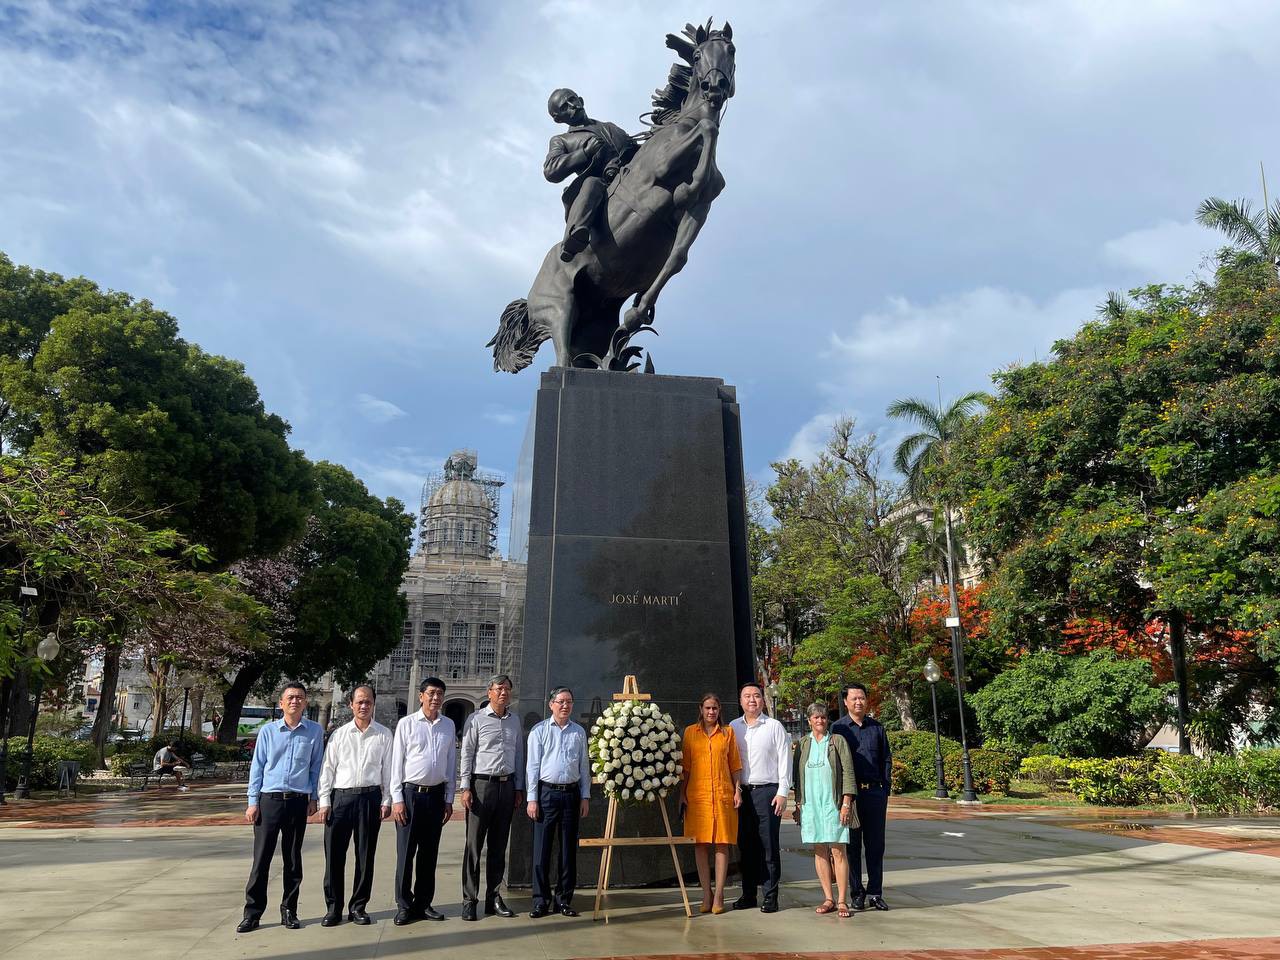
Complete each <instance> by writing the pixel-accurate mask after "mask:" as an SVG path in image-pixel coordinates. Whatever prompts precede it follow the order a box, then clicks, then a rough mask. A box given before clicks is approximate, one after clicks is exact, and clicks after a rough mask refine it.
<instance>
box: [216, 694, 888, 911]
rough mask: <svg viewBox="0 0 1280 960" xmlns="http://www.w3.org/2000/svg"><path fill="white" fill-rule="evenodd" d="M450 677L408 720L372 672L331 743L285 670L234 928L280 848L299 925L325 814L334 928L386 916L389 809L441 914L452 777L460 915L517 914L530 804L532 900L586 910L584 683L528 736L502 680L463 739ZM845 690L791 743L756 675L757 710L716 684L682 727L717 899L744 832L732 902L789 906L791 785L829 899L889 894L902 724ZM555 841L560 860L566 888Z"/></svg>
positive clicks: (259, 774)
mask: <svg viewBox="0 0 1280 960" xmlns="http://www.w3.org/2000/svg"><path fill="white" fill-rule="evenodd" d="M444 693H445V684H444V681H443V680H440V679H438V678H436V677H428V678H427V679H426V680H424V681H423V682H422V684H421V686H420V688H419V701H420V709H419V710H415V711H414V712H413V713H411V714H409V715H408V716H406V717H403V718H401V720H400V721H399V723H398V724H397V725H396V729H395V731H394V733H393V732H392V731H391V730H389V729H388V728H386V727H384V726H382V725H381V724H379V723H378V722H377V721H375V720H374V719H373V713H374V705H375V696H376V694H375V692H374V690H373V688H372V687H370V686H368V685H363V684H362V685H360V686H358V687H356V688H355V689H354V690H353V691H352V692H351V700H350V706H351V711H352V720H351V721H350V722H349V723H347V724H345V725H343V726H341V727H339V728H337V729H336V730H335V731H334V732H333V733H332V735H331V736H330V737H329V739H328V743H327V744H326V742H325V735H324V731H323V730H322V729H321V727H320V725H319V724H317V723H315V722H314V721H312V720H309V719H307V718H306V716H305V714H306V706H307V691H306V687H305V686H304V685H303V684H301V683H289V684H286V685H285V688H284V690H283V692H282V694H281V698H280V707H281V710H282V712H283V717H282V718H281V719H280V720H273V721H271V722H270V723H268V724H266V725H265V726H263V727H262V729H261V730H260V731H259V734H258V740H257V744H256V746H255V748H254V754H253V763H252V766H251V769H250V778H249V789H248V806H247V808H246V810H245V819H246V820H247V821H248V822H249V823H251V824H253V828H254V844H253V865H252V867H251V869H250V873H249V881H248V883H247V884H246V886H245V907H244V919H243V920H242V921H241V922H240V925H239V926H238V927H237V932H239V933H248V932H249V931H252V930H254V929H256V928H257V927H258V925H259V923H260V920H261V917H262V915H263V913H264V912H265V911H266V904H267V879H268V875H269V872H270V868H271V862H272V860H273V859H274V856H275V851H276V847H277V846H279V847H280V848H281V853H282V859H283V861H284V877H283V879H284V894H283V897H282V900H281V905H280V920H281V924H282V926H284V927H286V928H287V929H298V928H299V927H300V926H301V923H300V921H299V920H298V913H297V911H298V895H299V892H300V890H301V887H302V840H303V836H304V833H305V830H306V825H307V823H308V821H312V822H322V823H323V824H324V830H325V837H324V850H325V875H324V896H325V904H326V911H325V915H324V919H323V920H322V921H321V924H322V925H323V926H326V927H329V926H336V925H338V924H340V923H342V922H343V921H344V919H345V920H349V921H350V922H352V923H356V924H369V923H372V922H373V921H372V920H371V918H370V917H369V915H368V913H367V907H368V904H369V899H370V895H371V892H372V888H373V865H374V860H375V856H376V853H377V843H378V832H379V829H380V826H381V824H382V822H383V821H385V820H392V821H394V823H395V825H396V882H395V896H396V907H397V909H396V914H395V918H394V921H393V922H394V923H395V924H396V925H397V926H401V925H404V924H409V923H414V922H416V921H419V920H434V921H442V920H444V919H445V916H444V914H442V913H440V912H439V911H438V910H436V909H435V907H434V901H435V893H436V860H437V855H438V853H439V849H440V835H441V832H442V830H443V828H444V825H445V824H446V823H448V822H449V820H450V819H451V818H452V817H453V803H454V799H455V798H454V794H455V790H457V791H458V792H459V793H460V795H461V796H460V800H461V803H462V807H463V810H464V813H465V817H466V850H465V853H464V857H463V865H462V897H463V903H462V919H463V920H469V921H475V920H477V919H478V918H479V914H480V910H481V902H483V912H484V914H485V915H486V916H490V915H497V916H500V917H514V916H515V913H514V911H512V910H511V909H510V908H509V907H508V906H507V904H506V903H505V902H504V901H503V899H502V896H501V893H500V892H499V888H500V886H501V884H502V880H503V875H504V873H505V869H506V860H507V842H508V838H509V836H510V831H511V823H512V820H513V817H514V816H515V814H516V813H517V812H518V811H519V810H520V809H521V808H523V809H524V812H525V814H526V815H527V816H528V817H529V819H530V820H531V821H532V826H533V909H532V911H531V913H530V914H529V915H530V916H531V917H532V918H534V919H538V918H541V917H545V916H547V915H549V914H553V913H555V914H561V915H563V916H568V917H576V916H577V915H578V914H577V912H576V911H575V910H574V908H573V896H574V892H575V887H576V885H577V849H578V836H579V825H580V823H581V820H582V818H583V817H585V816H586V815H587V811H588V807H589V802H590V796H591V760H590V751H589V749H588V742H587V734H586V731H585V730H584V729H583V728H582V726H581V725H579V724H578V723H576V722H574V721H573V720H572V719H571V715H572V712H573V692H572V691H571V690H569V689H568V688H567V687H557V688H556V689H554V690H552V691H551V694H550V698H549V701H548V711H549V714H550V715H549V716H548V717H547V718H546V719H545V720H543V721H541V722H540V723H538V724H536V725H535V726H534V727H533V729H532V730H530V732H529V734H528V736H527V737H525V736H523V735H522V733H521V725H520V722H519V720H518V719H517V718H516V717H515V715H514V714H513V713H512V712H511V710H510V706H511V693H512V689H511V681H510V679H509V678H508V677H507V676H505V675H498V676H495V677H493V678H491V679H490V681H489V684H488V689H487V697H488V701H489V702H488V704H487V705H485V706H483V707H481V708H480V709H479V710H477V711H475V712H474V713H473V714H471V715H470V716H469V717H468V718H467V721H466V723H465V724H464V725H463V731H462V737H461V750H458V743H459V738H458V734H457V729H456V727H455V726H454V723H453V721H452V720H450V719H449V718H448V717H446V716H445V715H444V714H443V713H442V711H441V707H442V705H443V702H444ZM844 702H845V705H846V707H847V709H848V711H849V713H848V715H847V716H845V717H843V718H841V719H840V720H839V721H837V722H836V723H835V724H833V725H831V728H830V731H828V729H827V726H828V718H827V711H826V708H825V707H824V706H822V705H820V704H814V705H812V706H811V707H810V710H809V714H808V715H809V726H810V731H811V732H810V733H809V735H807V736H806V737H805V738H804V739H802V740H801V742H800V743H799V744H798V745H797V746H796V748H795V749H794V750H793V748H792V745H791V741H790V737H789V736H788V734H787V732H786V730H785V729H784V728H783V726H782V724H780V723H779V722H778V721H777V720H774V719H773V718H771V717H769V716H767V715H765V714H764V691H763V689H762V688H761V687H760V685H759V684H755V683H749V684H746V685H744V686H743V687H742V688H741V690H740V691H739V704H740V706H741V707H742V716H741V717H739V718H738V719H736V720H734V721H733V722H732V723H729V724H724V723H723V722H722V718H721V710H722V706H721V703H720V699H719V697H717V696H716V695H715V694H713V693H709V694H707V695H705V696H704V697H703V698H702V700H701V704H700V716H699V720H698V722H696V723H694V724H692V725H690V726H689V727H688V729H686V730H685V733H684V742H683V773H682V780H681V786H680V808H681V812H682V814H683V817H684V832H685V834H686V835H689V836H692V837H694V839H695V846H694V852H695V860H696V863H697V867H698V876H699V879H700V882H701V886H702V908H701V909H702V912H703V913H713V914H717V913H723V912H724V911H725V910H726V907H725V904H724V887H725V881H726V877H727V874H728V866H729V845H730V844H732V843H737V845H738V848H739V851H740V859H741V869H742V895H741V896H740V897H739V898H738V899H737V900H736V901H734V903H733V907H734V908H735V909H748V908H754V907H756V906H759V908H760V909H761V910H762V911H763V912H765V913H773V912H775V911H777V909H778V885H779V882H780V879H781V856H780V851H779V840H778V837H779V828H780V824H781V818H782V815H783V813H784V812H785V811H786V807H787V801H788V795H789V794H790V792H791V789H792V785H793V784H794V786H795V810H794V813H793V816H794V817H795V818H796V820H797V821H798V822H799V824H800V827H801V834H802V838H803V840H804V842H805V843H811V844H813V846H814V851H815V860H816V865H817V871H818V879H819V881H820V883H821V884H822V889H823V893H824V895H825V899H824V901H823V903H822V904H821V905H820V906H819V907H818V908H817V912H818V913H820V914H821V913H831V912H833V911H837V912H838V913H839V915H840V916H842V917H844V916H849V915H850V910H851V909H853V910H861V909H864V908H866V907H868V906H870V907H872V908H875V909H879V910H887V909H888V907H887V906H886V904H885V902H884V899H883V896H882V889H881V877H882V871H883V858H884V820H885V813H886V808H887V804H888V794H889V770H890V756H889V745H888V740H887V739H886V737H885V734H884V728H883V727H881V726H880V724H879V723H878V722H877V721H876V720H874V719H873V718H871V717H869V716H867V712H866V711H867V691H866V689H865V688H864V687H862V686H861V685H858V684H854V685H851V686H850V687H848V688H846V690H845V691H844ZM353 841H354V845H355V861H356V863H355V871H354V872H355V875H354V882H353V887H352V892H351V896H350V898H349V899H348V898H347V897H346V895H345V890H346V887H345V876H346V859H347V853H348V851H349V850H350V848H351V845H352V842H353ZM846 848H847V851H848V852H847V855H846ZM864 850H865V853H866V860H867V880H866V883H865V884H864V883H863V880H862V852H863V851H864ZM553 856H555V858H556V860H557V862H558V870H557V872H556V874H555V876H556V880H555V883H554V887H553V884H552V879H551V877H552V873H551V861H552V857H553ZM482 859H483V861H484V865H485V870H484V886H483V889H482V888H481V884H480V873H481V869H480V868H481V860H482ZM833 884H834V885H835V891H834V892H835V893H836V896H833ZM850 892H851V893H852V897H850V896H849V893H850ZM837 896H838V899H837Z"/></svg>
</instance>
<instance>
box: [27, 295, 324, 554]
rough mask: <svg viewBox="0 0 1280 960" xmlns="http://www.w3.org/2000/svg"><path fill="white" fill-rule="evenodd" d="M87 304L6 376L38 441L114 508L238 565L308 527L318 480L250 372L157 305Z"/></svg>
mask: <svg viewBox="0 0 1280 960" xmlns="http://www.w3.org/2000/svg"><path fill="white" fill-rule="evenodd" d="M101 306H103V305H102V304H96V303H94V304H86V303H85V302H83V298H82V300H81V301H78V302H77V303H76V304H75V305H73V306H72V307H71V309H70V310H69V311H68V312H67V313H64V314H62V315H61V316H59V317H58V318H57V319H56V320H55V322H54V323H53V326H52V328H51V329H50V330H49V332H48V334H47V335H46V336H45V337H44V339H43V341H42V342H41V344H40V347H39V349H38V350H37V351H36V354H35V356H34V358H33V361H32V364H31V368H30V369H29V370H23V371H17V372H16V373H15V376H14V377H13V379H12V380H11V381H10V382H9V383H7V384H3V385H2V386H3V392H4V393H5V395H6V396H7V397H9V398H10V401H11V403H12V405H13V408H14V411H15V413H16V414H18V416H19V417H20V418H21V419H22V420H23V421H24V422H26V423H27V424H29V428H30V431H31V438H30V444H29V446H30V449H31V450H32V452H35V453H42V454H47V455H51V456H57V457H68V458H71V459H73V460H75V461H76V462H77V464H78V466H79V468H80V470H81V471H82V472H83V473H84V474H85V475H86V476H88V477H89V478H90V479H91V480H93V481H94V482H95V483H96V484H97V485H98V488H99V490H101V492H102V496H103V498H104V500H106V501H107V503H109V504H111V505H112V506H113V507H115V508H116V509H121V510H127V511H129V512H131V513H134V514H137V515H141V514H144V513H148V512H150V511H156V512H157V513H156V516H157V518H158V522H161V523H164V524H168V525H171V526H173V527H175V528H177V529H178V530H181V531H182V532H183V533H184V534H185V535H186V536H188V537H190V538H191V539H193V540H196V541H198V542H200V543H203V544H205V545H206V546H207V547H208V548H209V549H210V551H211V552H212V556H213V559H214V562H215V563H216V564H217V565H218V566H220V567H225V566H226V565H228V564H230V563H231V562H233V561H235V560H236V559H238V558H239V557H241V556H244V555H246V554H248V553H251V552H270V551H272V550H274V549H278V548H279V547H280V546H282V545H283V544H285V543H287V542H289V541H290V540H292V539H294V538H296V537H297V536H298V535H300V533H301V532H302V524H303V521H304V520H305V518H306V515H307V509H308V506H309V503H308V501H309V498H310V496H311V491H312V486H311V481H310V477H309V474H308V465H307V462H306V460H305V458H304V457H303V455H302V454H301V453H300V452H296V451H292V450H290V449H289V446H288V440H287V437H288V432H289V428H288V425H287V424H286V423H285V422H284V421H283V420H281V419H280V418H279V417H277V416H275V415H273V414H268V413H267V412H266V411H265V410H264V408H263V404H262V401H261V400H260V399H259V397H258V391H257V387H256V386H254V384H253V381H252V380H250V379H249V378H248V377H247V376H246V375H245V373H244V369H243V367H242V366H241V365H240V364H238V363H235V362H233V361H230V360H226V359H224V358H222V357H214V356H210V355H208V354H206V353H204V352H203V351H202V350H200V349H199V348H198V347H196V346H193V345H191V344H188V343H186V342H185V341H183V340H182V339H181V338H179V337H178V324H177V321H175V320H174V319H173V318H172V317H171V316H169V315H168V314H166V313H163V312H161V311H158V310H155V309H154V308H153V307H152V306H151V304H150V303H148V302H147V301H145V300H144V301H139V302H128V301H124V302H122V301H119V300H117V301H116V302H111V303H109V305H107V306H106V308H105V309H98V308H99V307H101Z"/></svg>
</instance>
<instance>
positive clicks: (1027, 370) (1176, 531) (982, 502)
mask: <svg viewBox="0 0 1280 960" xmlns="http://www.w3.org/2000/svg"><path fill="white" fill-rule="evenodd" d="M1134 297H1135V302H1134V303H1132V304H1131V305H1129V306H1128V307H1127V308H1125V309H1123V310H1112V311H1106V312H1104V313H1102V314H1101V315H1100V316H1099V317H1098V318H1097V319H1096V320H1094V321H1093V322H1090V323H1088V324H1086V325H1085V326H1084V327H1083V328H1082V329H1081V331H1080V332H1079V333H1078V334H1077V335H1076V336H1075V337H1074V338H1072V339H1070V340H1064V341H1060V342H1059V343H1057V344H1055V346H1054V350H1053V357H1052V359H1051V360H1049V361H1047V362H1044V363H1035V364H1030V365H1027V366H1024V367H1018V368H1014V369H1011V370H1007V371H1004V372H1002V373H1000V374H998V375H997V376H996V382H997V385H998V387H999V394H998V396H997V397H996V399H995V400H994V402H993V403H992V405H991V407H990V409H989V411H988V413H987V415H986V416H985V417H984V418H983V419H982V421H981V423H980V425H979V427H978V429H977V430H976V431H975V433H974V434H973V436H972V437H969V438H967V439H966V440H965V442H964V444H963V448H962V449H961V450H959V451H957V454H956V457H955V459H956V463H957V464H958V466H959V467H960V469H959V471H958V472H959V474H960V481H961V483H960V486H958V487H957V488H955V489H954V490H952V491H951V492H950V493H949V496H950V497H952V498H953V499H956V502H962V501H961V500H960V499H958V498H960V497H966V498H967V500H966V501H964V510H965V515H966V517H967V520H968V526H969V533H970V537H971V539H972V541H973V542H974V544H975V546H976V547H977V549H978V550H979V551H980V553H981V555H982V556H983V557H984V558H985V559H986V561H987V563H988V564H989V565H990V566H991V569H992V574H991V577H990V584H991V587H990V590H989V591H988V594H987V604H988V606H989V607H990V608H991V610H992V621H991V627H992V632H993V634H994V635H996V636H997V637H998V638H999V639H1000V640H1001V641H1003V642H1004V643H1005V644H1007V645H1008V646H1010V647H1014V648H1038V647H1048V648H1052V647H1053V646H1054V645H1055V644H1056V643H1057V642H1058V641H1059V639H1060V638H1061V636H1062V630H1063V628H1064V627H1066V626H1067V625H1068V624H1070V623H1071V622H1072V621H1074V620H1077V619H1088V618H1094V617H1096V618H1099V619H1103V620H1107V621H1109V622H1111V623H1113V624H1115V625H1117V626H1119V627H1123V628H1127V629H1128V630H1130V631H1131V632H1132V633H1133V634H1134V635H1138V634H1140V633H1143V632H1145V631H1146V630H1147V629H1148V628H1149V627H1152V626H1157V627H1162V628H1163V629H1164V630H1165V631H1166V636H1167V639H1168V642H1169V648H1170V656H1171V659H1172V662H1173V667H1174V678H1175V681H1176V683H1177V689H1178V700H1179V710H1178V721H1179V729H1180V732H1181V734H1182V736H1181V739H1182V744H1183V748H1184V750H1185V749H1189V739H1188V733H1187V731H1188V723H1189V721H1190V708H1191V700H1192V697H1193V696H1194V697H1195V698H1196V699H1197V704H1196V705H1197V707H1198V708H1199V709H1207V708H1209V707H1211V706H1212V702H1213V698H1214V696H1215V688H1216V686H1217V682H1216V681H1217V680H1218V679H1220V677H1219V675H1214V676H1213V677H1206V679H1207V680H1210V679H1211V680H1212V681H1214V682H1207V683H1204V684H1202V685H1200V687H1199V688H1198V689H1196V687H1195V684H1194V683H1193V681H1192V678H1191V677H1189V675H1188V668H1187V662H1188V654H1187V645H1188V641H1189V638H1190V640H1191V641H1192V642H1194V643H1196V644H1197V645H1198V646H1199V653H1198V654H1197V651H1193V652H1192V653H1193V662H1194V656H1196V655H1201V656H1208V655H1211V654H1212V645H1213V643H1215V642H1216V641H1215V639H1214V638H1216V637H1218V636H1221V634H1222V631H1223V630H1224V629H1228V630H1229V629H1231V628H1232V627H1235V626H1238V624H1233V623H1228V622H1225V621H1226V620H1227V618H1228V617H1229V616H1230V611H1229V609H1228V608H1226V607H1219V608H1216V609H1215V608H1212V607H1211V605H1210V603H1208V602H1201V603H1199V604H1198V605H1197V603H1196V602H1194V600H1195V598H1193V597H1191V596H1189V595H1188V593H1187V591H1186V589H1185V586H1186V585H1185V580H1184V578H1181V577H1178V576H1176V575H1174V573H1175V572H1176V570H1177V569H1179V568H1185V569H1194V568H1199V569H1202V570H1207V569H1209V567H1210V566H1211V565H1212V563H1213V560H1212V558H1211V557H1210V556H1208V555H1206V554H1204V553H1202V552H1200V551H1202V550H1203V549H1204V548H1205V547H1206V546H1207V544H1208V541H1205V540H1200V541H1197V539H1196V538H1195V537H1194V536H1191V535H1189V533H1188V532H1189V531H1190V533H1191V534H1194V532H1195V528H1196V526H1197V525H1199V519H1198V518H1199V514H1200V512H1201V511H1202V509H1203V506H1204V504H1205V502H1206V498H1210V497H1213V496H1215V495H1221V494H1220V493H1218V494H1215V492H1221V491H1226V490H1228V489H1230V488H1231V487H1232V485H1234V484H1237V483H1239V482H1241V481H1242V480H1244V479H1245V478H1247V477H1249V476H1250V475H1253V474H1256V473H1259V472H1263V473H1266V474H1270V473H1272V472H1274V470H1275V465H1276V463H1277V454H1280V292H1278V291H1277V288H1276V286H1275V285H1274V284H1273V283H1272V282H1271V278H1270V268H1269V266H1268V265H1265V264H1261V263H1259V262H1258V261H1257V260H1256V258H1254V259H1252V260H1248V259H1244V260H1242V259H1240V258H1238V257H1233V256H1230V255H1227V256H1224V257H1223V258H1222V259H1221V261H1220V267H1219V269H1218V272H1217V274H1216V275H1215V277H1214V280H1213V281H1212V282H1210V283H1204V284H1200V285H1198V286H1197V287H1195V288H1193V289H1183V288H1176V287H1175V288H1169V289H1166V288H1163V287H1151V288H1147V289H1145V290H1142V291H1135V292H1134ZM1249 589H1253V590H1261V591H1262V592H1263V594H1274V593H1275V591H1276V585H1275V582H1274V581H1268V580H1267V579H1266V578H1265V577H1258V578H1255V579H1254V580H1253V581H1252V584H1251V586H1250V588H1249ZM1207 596H1208V595H1207V594H1202V595H1201V599H1202V600H1205V598H1207ZM1255 596H1257V595H1256V594H1255ZM1240 602H1241V604H1243V603H1245V602H1247V601H1246V600H1245V599H1244V598H1243V597H1241V598H1240ZM1189 619H1190V623H1189ZM1254 692H1255V694H1257V696H1258V697H1260V698H1261V700H1262V702H1265V703H1271V702H1272V701H1274V693H1269V692H1268V691H1266V690H1264V689H1260V688H1259V689H1255V691H1254Z"/></svg>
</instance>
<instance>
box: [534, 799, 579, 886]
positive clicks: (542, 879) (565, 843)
mask: <svg viewBox="0 0 1280 960" xmlns="http://www.w3.org/2000/svg"><path fill="white" fill-rule="evenodd" d="M537 798H538V819H537V820H535V821H534V822H533V905H534V906H535V907H536V906H538V905H539V904H542V905H543V906H544V907H550V906H552V905H558V906H561V907H567V906H569V905H570V904H571V903H573V890H574V887H576V886H577V885H578V814H579V813H580V812H581V804H580V803H579V795H578V787H577V785H576V784H575V785H574V786H573V787H570V788H561V787H553V786H551V785H550V784H547V783H541V784H539V785H538V793H537ZM557 839H558V840H559V842H558V843H557V842H556V840H557ZM557 847H558V848H559V851H558V852H559V865H560V869H559V871H558V876H557V878H556V889H555V896H554V899H553V898H552V892H551V880H550V870H551V854H552V852H553V851H554V850H555V849H556V848H557Z"/></svg>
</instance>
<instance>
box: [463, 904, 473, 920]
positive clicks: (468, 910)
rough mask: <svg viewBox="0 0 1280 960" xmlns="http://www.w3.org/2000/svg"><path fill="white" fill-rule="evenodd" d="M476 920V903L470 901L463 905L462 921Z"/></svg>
mask: <svg viewBox="0 0 1280 960" xmlns="http://www.w3.org/2000/svg"><path fill="white" fill-rule="evenodd" d="M475 918H476V902H475V901H474V900H468V901H467V902H466V903H464V904H463V905H462V919H463V920H474V919H475Z"/></svg>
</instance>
